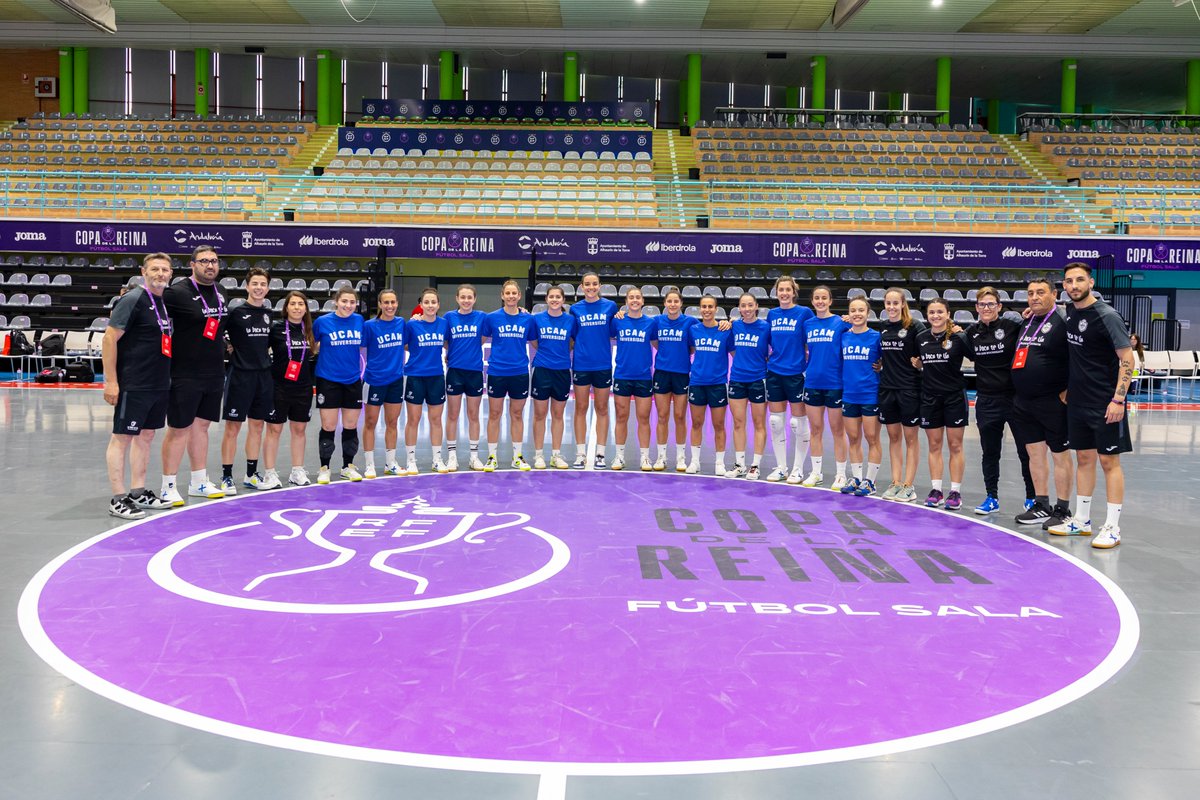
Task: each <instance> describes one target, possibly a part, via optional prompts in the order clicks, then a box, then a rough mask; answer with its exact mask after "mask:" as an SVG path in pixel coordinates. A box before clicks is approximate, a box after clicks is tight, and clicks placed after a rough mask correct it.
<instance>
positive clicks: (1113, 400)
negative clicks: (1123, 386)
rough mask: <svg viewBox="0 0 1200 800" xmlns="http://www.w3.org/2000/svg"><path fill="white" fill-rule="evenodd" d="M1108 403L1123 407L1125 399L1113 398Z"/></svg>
mask: <svg viewBox="0 0 1200 800" xmlns="http://www.w3.org/2000/svg"><path fill="white" fill-rule="evenodd" d="M1109 402H1112V403H1116V404H1117V405H1119V406H1123V405H1125V398H1124V397H1114V398H1113V399H1112V400H1110V401H1109Z"/></svg>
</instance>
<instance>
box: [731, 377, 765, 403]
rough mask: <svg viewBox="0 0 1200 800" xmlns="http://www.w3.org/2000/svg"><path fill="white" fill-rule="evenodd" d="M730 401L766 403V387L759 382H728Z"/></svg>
mask: <svg viewBox="0 0 1200 800" xmlns="http://www.w3.org/2000/svg"><path fill="white" fill-rule="evenodd" d="M729 399H730V400H749V401H750V402H751V403H765V402H767V386H766V384H765V383H764V382H763V381H761V380H758V381H730V382H729Z"/></svg>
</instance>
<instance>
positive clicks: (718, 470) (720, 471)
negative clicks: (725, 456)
mask: <svg viewBox="0 0 1200 800" xmlns="http://www.w3.org/2000/svg"><path fill="white" fill-rule="evenodd" d="M728 471H729V470H728V469H726V468H725V462H724V461H718V462H716V463H715V464H713V475H716V476H717V477H718V478H724V477H725V473H726V472H728Z"/></svg>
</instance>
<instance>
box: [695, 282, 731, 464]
mask: <svg viewBox="0 0 1200 800" xmlns="http://www.w3.org/2000/svg"><path fill="white" fill-rule="evenodd" d="M688 346H689V347H690V348H691V351H692V371H691V373H690V374H689V375H688V404H689V405H691V407H692V460H691V463H689V464H688V466H687V473H688V474H689V475H695V474H696V473H698V472H699V471H700V447H701V444H702V443H703V442H704V411H705V409H711V411H710V412H709V416H710V418H711V419H712V424H713V442H714V444H715V445H716V452H715V453H714V454H713V456H714V460H715V464H714V474H715V475H716V476H717V477H718V478H720V477H722V476H723V475H724V474H725V409H726V408H727V407H728V406H729V386H728V384H729V356H730V354H731V353H732V352H733V329H732V328H729V329H726V330H722V329H721V327H720V326H719V325H717V300H716V298H715V297H713V296H712V295H710V294H706V295H704V297H702V298H700V322H699V323H698V324H696V325H693V326H692V327H691V328H689V329H688Z"/></svg>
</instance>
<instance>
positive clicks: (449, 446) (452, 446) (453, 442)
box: [446, 439, 458, 453]
mask: <svg viewBox="0 0 1200 800" xmlns="http://www.w3.org/2000/svg"><path fill="white" fill-rule="evenodd" d="M446 450H447V451H448V452H451V453H453V452H455V451H456V450H458V440H457V439H450V440H448V441H447V442H446Z"/></svg>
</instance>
